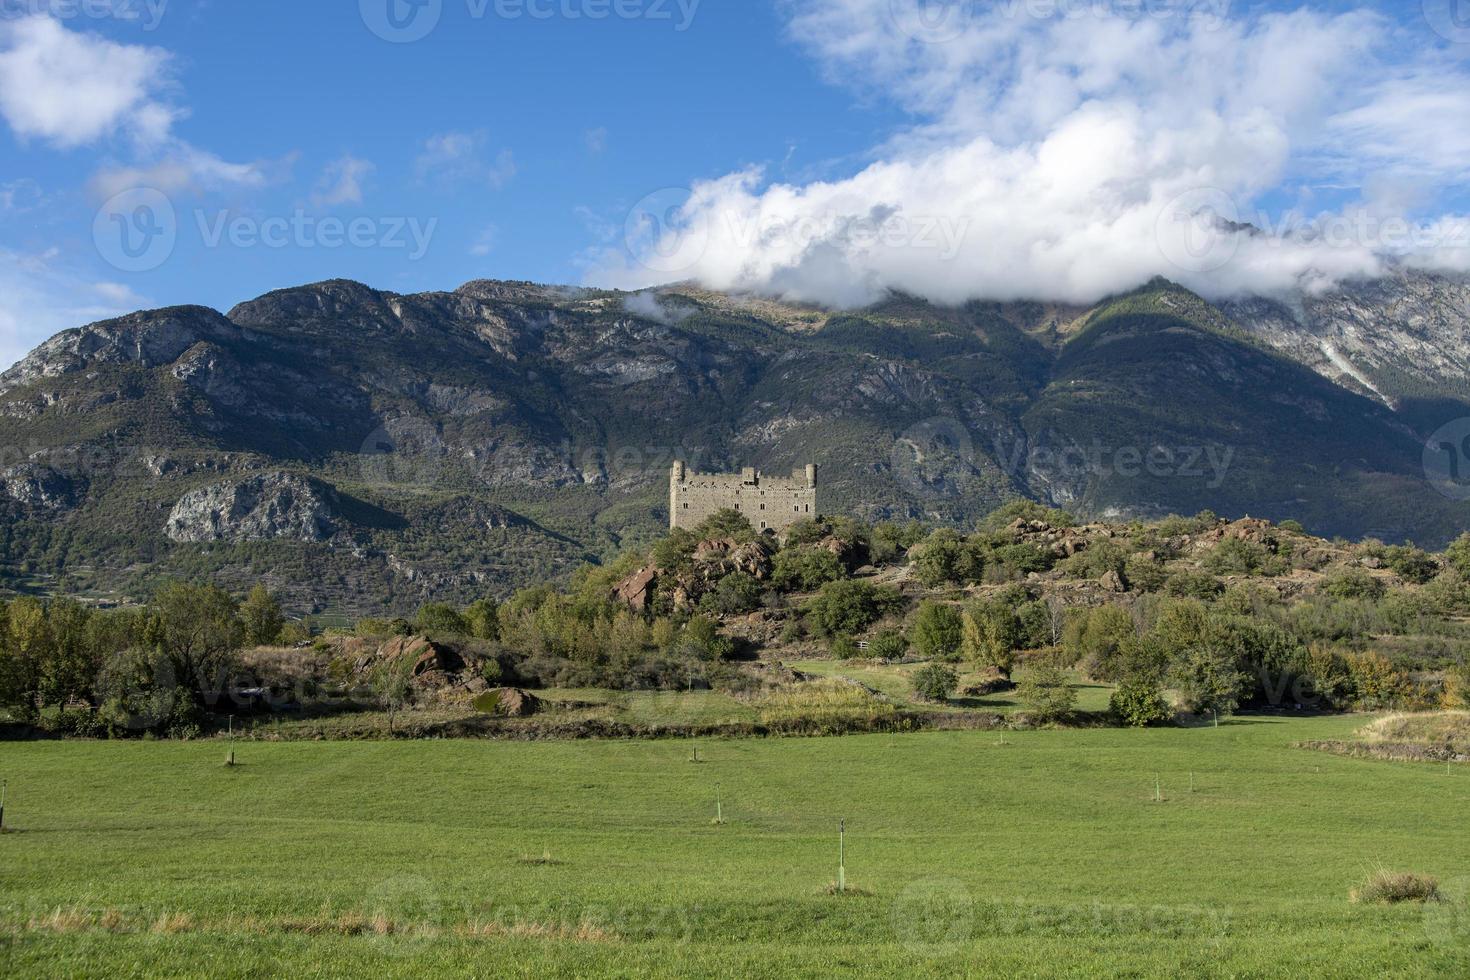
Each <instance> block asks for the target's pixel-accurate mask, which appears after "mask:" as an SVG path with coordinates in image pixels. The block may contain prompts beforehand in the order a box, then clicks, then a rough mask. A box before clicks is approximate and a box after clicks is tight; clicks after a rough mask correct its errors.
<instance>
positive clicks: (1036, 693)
mask: <svg viewBox="0 0 1470 980" xmlns="http://www.w3.org/2000/svg"><path fill="white" fill-rule="evenodd" d="M1016 696H1017V697H1019V698H1020V699H1021V702H1022V703H1023V704H1025V705H1026V706H1027V707H1028V708H1030V709H1031V713H1032V714H1033V715H1035V717H1036V720H1037V721H1041V722H1049V721H1057V720H1058V719H1060V718H1064V717H1066V716H1067V715H1068V714H1070V713H1071V711H1072V709H1073V708H1074V707H1076V705H1077V692H1076V691H1075V690H1073V688H1072V685H1071V684H1069V683H1067V675H1066V674H1065V673H1063V672H1062V670H1061V668H1059V667H1056V666H1054V665H1052V664H1040V665H1038V666H1036V667H1035V668H1033V669H1032V670H1030V671H1028V672H1027V674H1026V676H1025V677H1024V678H1023V679H1022V680H1021V682H1020V683H1019V684H1018V685H1016Z"/></svg>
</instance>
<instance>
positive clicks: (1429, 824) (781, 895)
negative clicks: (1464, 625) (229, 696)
mask: <svg viewBox="0 0 1470 980" xmlns="http://www.w3.org/2000/svg"><path fill="white" fill-rule="evenodd" d="M1363 721H1364V719H1363V718H1361V717H1357V718H1351V717H1333V718H1315V719H1291V720H1280V719H1275V718H1258V717H1242V718H1237V719H1233V720H1231V721H1229V722H1228V723H1226V724H1223V725H1222V726H1220V727H1219V728H1198V729H1185V730H1181V729H1160V730H1145V731H1123V730H1113V729H1109V730H1101V729H1099V730H1059V731H1034V732H1006V733H1004V734H1002V733H1000V732H930V733H920V734H910V735H895V736H888V735H877V736H861V737H851V738H821V739H815V738H814V739H798V738H788V739H764V740H761V739H743V740H709V741H701V742H699V743H698V750H699V752H698V755H699V760H700V761H699V762H698V763H695V762H692V761H691V756H692V751H693V748H694V745H693V744H691V743H689V742H685V741H629V742H599V741H585V742H548V743H518V742H497V741H412V742H410V741H400V742H389V741H384V742H280V743H272V742H241V743H239V744H238V745H236V747H235V749H236V753H237V760H238V763H239V764H238V765H236V766H234V767H233V768H231V767H226V766H225V765H223V763H224V760H225V755H226V752H227V750H228V746H227V745H226V744H225V743H224V742H223V741H206V742H96V743H94V742H32V743H7V744H3V745H0V777H3V778H5V779H7V780H8V781H9V790H10V796H9V802H8V805H7V807H6V811H5V823H6V827H7V828H8V829H9V830H10V831H11V832H10V833H6V834H5V835H3V836H0V974H3V975H5V976H17V977H18V976H58V977H60V976H66V977H75V976H96V977H104V976H105V977H125V976H139V975H149V976H157V975H177V976H200V975H206V974H207V975H210V976H242V977H243V976H265V975H277V974H290V975H293V976H308V977H310V976H339V975H344V974H349V973H355V974H360V973H367V972H372V973H374V974H376V975H382V976H404V977H409V976H424V975H429V974H453V975H460V976H470V975H478V976H507V975H510V976H517V975H519V976H528V977H529V976H546V975H557V974H562V975H570V974H586V973H589V972H594V971H595V972H599V973H607V974H612V975H626V976H643V975H649V976H686V975H691V974H694V975H707V976H718V975H729V976H733V975H760V976H832V975H844V974H847V975H862V974H875V973H884V974H889V975H894V976H955V975H963V974H971V975H981V974H1006V975H1019V976H1056V975H1071V976H1079V977H1081V976H1087V977H1096V976H1129V977H1138V976H1160V977H1162V976H1170V977H1173V976H1181V975H1183V976H1300V975H1305V974H1309V973H1310V974H1319V975H1330V976H1335V977H1344V976H1361V977H1379V976H1415V977H1419V976H1465V975H1467V974H1470V905H1467V903H1470V838H1467V833H1466V832H1467V828H1470V770H1466V769H1465V768H1463V767H1453V768H1451V767H1448V766H1445V765H1435V764H1411V763H1391V762H1379V761H1374V760H1365V759H1352V758H1344V757H1341V756H1336V755H1330V754H1326V753H1321V752H1313V751H1308V750H1305V749H1299V748H1295V747H1294V743H1296V742H1298V741H1302V740H1308V739H1333V738H1342V737H1345V736H1347V735H1348V734H1350V733H1351V732H1352V731H1353V730H1354V729H1356V728H1357V727H1359V726H1361V725H1362V724H1363ZM717 794H718V798H719V800H720V802H721V804H722V810H723V817H724V823H715V822H713V821H714V818H715V815H716V798H717ZM1156 796H1162V799H1159V798H1156ZM843 820H845V821H846V827H847V837H846V848H845V853H846V883H847V886H848V890H847V892H846V893H843V894H835V893H833V889H832V885H833V883H834V882H835V881H836V879H837V876H838V848H839V841H838V827H839V821H843ZM1379 868H1388V869H1392V870H1403V871H1416V872H1422V873H1425V874H1430V875H1434V876H1436V877H1437V878H1438V879H1439V880H1440V883H1441V888H1442V890H1443V891H1444V893H1445V895H1446V896H1447V900H1446V901H1444V902H1440V903H1435V904H1431V905H1427V906H1426V905H1417V904H1403V905H1395V906H1372V905H1356V904H1353V903H1351V902H1350V901H1349V897H1348V895H1349V891H1350V889H1351V888H1352V887H1353V886H1355V885H1356V884H1358V883H1359V882H1360V881H1361V880H1362V879H1363V878H1365V877H1366V876H1367V875H1369V874H1370V873H1371V872H1373V871H1374V870H1376V869H1379Z"/></svg>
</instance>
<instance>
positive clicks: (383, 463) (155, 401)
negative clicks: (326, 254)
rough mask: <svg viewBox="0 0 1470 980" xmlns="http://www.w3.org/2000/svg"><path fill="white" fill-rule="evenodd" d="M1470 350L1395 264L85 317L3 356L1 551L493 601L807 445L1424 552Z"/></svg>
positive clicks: (1100, 507) (463, 291)
mask: <svg viewBox="0 0 1470 980" xmlns="http://www.w3.org/2000/svg"><path fill="white" fill-rule="evenodd" d="M1467 341H1470V280H1467V279H1465V278H1455V277H1445V276H1439V275H1433V274H1429V273H1423V272H1415V271H1409V270H1405V271H1402V272H1400V273H1398V274H1396V275H1395V276H1392V277H1390V278H1385V279H1379V280H1374V281H1370V282H1362V283H1350V284H1346V285H1343V286H1340V287H1338V288H1336V289H1334V290H1332V291H1330V292H1327V293H1324V294H1321V295H1313V296H1308V295H1302V296H1296V297H1290V298H1285V299H1283V298H1260V297H1257V298H1247V299H1239V300H1233V301H1229V302H1222V303H1210V302H1207V301H1206V300H1205V299H1203V298H1201V297H1199V296H1197V295H1195V294H1193V293H1190V292H1188V291H1187V290H1185V289H1182V288H1180V287H1178V286H1176V285H1174V284H1172V283H1169V282H1166V281H1163V280H1158V281H1155V282H1153V283H1150V284H1149V285H1147V286H1145V287H1143V288H1141V289H1139V290H1136V291H1134V292H1131V293H1128V294H1126V295H1122V296H1117V297H1112V298H1109V299H1107V300H1105V301H1103V302H1101V303H1098V304H1096V305H1094V306H1091V307H1071V306H1065V305H1059V304H1046V303H1005V304H1002V303H984V302H975V303H970V304H967V305H965V306H962V307H956V308H950V307H940V306H936V305H933V304H930V303H928V302H925V301H923V300H921V299H917V298H914V297H910V296H903V295H892V296H890V297H889V298H888V299H887V300H885V301H884V302H882V303H879V304H877V305H875V306H873V307H871V308H867V309H862V310H851V311H834V310H826V309H819V308H815V307H810V306H802V305H796V304H790V303H783V302H777V301H773V300H769V299H762V298H758V297H748V296H732V295H726V294H721V293H715V292H711V291H709V290H705V289H702V288H700V287H698V286H694V285H687V284H685V285H674V286H668V287H664V288H661V289H658V290H652V291H647V292H640V293H625V292H617V291H601V290H590V289H580V288H563V287H551V286H541V285H535V284H531V283H520V282H496V281H477V282H472V283H468V284H466V285H464V286H462V287H460V288H459V289H456V290H454V291H453V292H432V293H421V294H416V295H398V294H395V293H391V292H381V291H377V290H374V289H371V288H369V287H367V286H364V285H361V284H358V283H355V282H348V281H331V282H324V283H318V284H314V285H308V286H302V287H299V288H293V289H285V290H281V291H278V292H273V293H269V294H267V295H265V296H262V297H260V298H258V299H254V300H250V301H248V302H245V303H242V304H240V305H239V306H237V307H235V308H234V309H232V310H230V311H229V312H228V313H224V314H221V313H219V312H217V311H215V310H212V309H207V308H204V307H188V306H186V307H173V308H169V309H162V310H153V311H146V312H139V313H134V314H131V315H129V316H125V317H122V318H119V319H115V320H109V321H105V322H101V323H95V324H91V325H89V326H85V327H81V328H79V329H75V330H69V331H66V332H64V333H61V334H59V335H57V336H56V337H53V338H52V339H50V340H48V341H47V342H45V343H44V344H42V345H41V346H40V347H38V348H37V349H36V350H35V351H33V352H32V353H31V354H29V355H28V356H27V357H25V358H24V359H23V360H21V361H20V362H19V363H17V364H16V365H15V366H14V367H12V368H10V369H9V370H8V371H6V372H5V373H4V374H3V375H0V453H3V456H0V490H3V492H0V512H3V522H0V526H3V529H4V530H3V538H0V574H3V577H4V585H5V586H7V587H8V588H10V589H12V590H14V591H20V592H47V593H60V592H65V593H72V594H80V595H85V596H91V597H95V598H110V599H120V598H126V597H135V596H138V595H141V594H143V592H145V591H146V589H147V588H148V587H149V586H150V584H151V583H152V582H155V581H157V580H159V579H161V578H164V577H178V576H183V577H196V576H204V575H209V576H214V577H216V578H218V579H219V580H221V581H223V582H225V583H226V584H231V585H234V586H237V587H243V586H244V585H246V584H248V583H251V582H254V581H265V582H267V584H269V585H271V586H272V587H273V588H275V589H276V590H277V591H279V592H280V593H282V594H283V596H284V597H285V598H286V600H287V603H288V605H289V606H290V607H291V608H292V610H293V611H296V612H301V613H318V614H340V615H359V614H365V613H370V612H383V611H390V610H396V611H405V610H407V609H411V608H413V607H414V606H416V605H418V604H419V603H421V602H423V601H425V599H427V598H430V597H433V598H436V599H445V600H465V599H469V598H473V597H476V596H479V595H485V594H493V595H504V594H506V593H507V592H509V591H511V590H513V589H514V588H517V587H520V586H524V585H527V584H532V583H536V582H540V581H546V580H549V579H553V578H556V577H558V576H560V575H563V574H565V573H566V572H567V571H568V569H570V568H571V567H573V566H575V565H576V564H579V563H581V562H582V561H585V560H589V559H590V560H597V559H600V558H603V557H606V556H608V555H610V554H612V553H614V552H616V551H617V550H618V549H620V548H623V547H628V546H634V545H643V544H646V543H647V542H648V541H649V540H651V539H652V538H653V537H654V536H656V535H657V534H658V533H660V531H661V529H662V528H663V526H664V525H665V523H666V518H667V515H666V513H665V510H664V509H665V507H666V503H665V500H666V486H667V474H668V469H669V465H670V464H671V463H672V461H673V460H674V459H676V458H678V459H684V460H686V461H687V462H688V463H689V464H690V465H692V466H694V467H695V468H697V469H702V470H714V469H726V468H732V467H734V468H738V467H741V466H757V467H760V468H762V469H765V470H768V471H772V472H789V471H790V470H792V469H793V468H794V467H796V466H798V465H801V464H804V463H806V462H809V461H810V462H815V463H817V464H818V465H819V466H820V467H821V481H822V488H823V489H822V493H823V495H824V501H823V502H824V507H826V509H828V510H830V511H833V512H847V513H852V514H855V515H857V516H860V517H863V518H866V519H872V520H877V519H895V520H904V519H910V518H922V519H926V520H933V521H940V522H951V523H959V524H963V523H964V522H966V521H970V520H973V519H974V518H976V517H978V516H979V515H981V514H983V513H985V512H987V511H989V510H991V509H993V508H994V507H996V506H997V505H999V504H1000V503H1002V502H1004V501H1006V500H1008V499H1012V498H1014V497H1017V496H1024V497H1030V498H1033V499H1036V500H1040V501H1043V502H1045V503H1048V504H1052V505H1056V506H1061V507H1066V508H1068V509H1070V510H1073V511H1074V512H1077V513H1078V514H1079V515H1082V516H1095V517H1107V518H1110V519H1119V518H1127V517H1130V516H1138V517H1152V516H1158V515H1162V514H1166V513H1170V512H1174V513H1194V512H1196V511H1199V510H1201V509H1206V508H1208V509H1213V510H1215V511H1217V512H1218V513H1221V514H1222V515H1228V516H1243V515H1247V514H1248V515H1252V516H1258V517H1266V518H1271V519H1275V520H1282V519H1286V518H1294V519H1296V520H1299V521H1301V522H1302V523H1303V524H1304V525H1305V526H1306V527H1307V528H1308V529H1309V530H1312V531H1314V532H1316V533H1319V534H1325V535H1344V536H1364V535H1371V536H1377V537H1381V538H1384V539H1386V540H1395V541H1397V540H1405V539H1413V540H1416V541H1418V542H1419V543H1421V544H1424V545H1438V544H1443V543H1444V542H1445V541H1447V540H1448V539H1450V538H1452V537H1454V536H1456V535H1457V534H1458V533H1460V531H1461V530H1462V529H1464V528H1465V527H1467V526H1470V503H1466V498H1470V486H1467V487H1466V488H1465V492H1464V493H1461V492H1460V485H1459V484H1458V483H1456V482H1454V480H1453V479H1452V480H1451V481H1450V482H1448V483H1446V481H1445V479H1444V473H1439V471H1437V470H1436V471H1435V473H1437V474H1438V477H1437V479H1435V480H1431V479H1428V478H1426V468H1425V467H1426V460H1428V459H1429V458H1430V457H1431V456H1432V455H1433V453H1435V452H1439V451H1443V452H1445V453H1448V454H1449V461H1450V462H1451V463H1452V464H1453V465H1452V466H1451V470H1452V471H1453V473H1452V474H1451V475H1452V476H1453V477H1454V478H1459V477H1460V476H1461V474H1460V471H1459V467H1458V463H1459V459H1458V455H1457V454H1461V453H1465V454H1467V455H1470V422H1466V423H1464V424H1463V427H1464V430H1465V431H1464V432H1463V433H1460V431H1459V427H1458V426H1457V423H1460V422H1461V421H1462V420H1465V419H1470V342H1467ZM1446 427H1447V428H1446ZM1436 433H1438V435H1436ZM1446 434H1447V435H1446ZM1462 439H1463V440H1464V441H1461V440H1462ZM1427 441H1428V442H1430V443H1431V446H1430V449H1429V450H1428V451H1426V442H1427ZM1465 462H1466V463H1467V464H1470V459H1467V460H1465ZM1466 470H1467V474H1466V475H1465V478H1466V479H1467V480H1470V465H1467V466H1466Z"/></svg>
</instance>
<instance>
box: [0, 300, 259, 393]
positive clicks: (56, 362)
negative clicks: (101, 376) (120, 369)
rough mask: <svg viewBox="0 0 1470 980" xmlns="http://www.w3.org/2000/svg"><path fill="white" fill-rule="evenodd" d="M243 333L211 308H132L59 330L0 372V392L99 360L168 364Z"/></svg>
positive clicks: (103, 362) (96, 363)
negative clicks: (121, 314) (139, 310)
mask: <svg viewBox="0 0 1470 980" xmlns="http://www.w3.org/2000/svg"><path fill="white" fill-rule="evenodd" d="M242 334H243V332H242V331H241V330H240V328H239V327H238V326H236V325H235V324H234V323H231V322H230V321H229V320H227V319H225V318H224V317H222V316H220V315H219V314H218V313H216V312H215V311H214V310H211V309H207V308H205V307H202V306H180V307H175V308H173V309H168V310H157V311H153V312H144V313H133V314H130V315H128V316H124V317H119V318H117V319H116V320H104V321H102V322H100V323H93V324H91V325H89V326H85V327H81V328H79V329H76V330H67V331H65V332H63V333H59V334H57V335H56V336H55V337H52V338H51V339H50V340H48V341H46V342H45V343H44V344H42V345H41V346H40V347H37V348H36V349H35V350H34V351H32V352H31V353H30V354H29V355H27V356H26V357H25V358H24V359H22V360H21V361H20V362H19V363H18V364H16V365H15V366H14V367H12V368H11V369H10V370H8V371H6V372H5V373H4V374H0V394H5V393H7V392H9V391H12V390H14V389H16V388H21V387H24V386H26V385H29V384H31V383H33V382H36V381H39V380H42V379H49V378H56V377H59V376H61V375H64V374H72V373H75V372H78V371H83V370H86V369H89V368H93V367H96V366H100V365H109V364H136V365H138V366H139V367H144V368H154V367H161V366H163V365H166V364H172V363H173V362H174V361H176V360H178V358H179V357H180V356H182V355H183V353H184V352H185V351H187V350H189V348H191V347H193V346H194V345H195V344H198V343H200V342H202V341H214V342H217V343H228V342H231V341H236V340H239V339H240V337H241V336H242Z"/></svg>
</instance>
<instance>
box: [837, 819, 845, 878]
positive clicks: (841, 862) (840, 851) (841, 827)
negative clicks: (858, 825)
mask: <svg viewBox="0 0 1470 980" xmlns="http://www.w3.org/2000/svg"><path fill="white" fill-rule="evenodd" d="M846 891H847V821H846V820H845V819H844V820H840V821H838V823H837V894H839V895H841V894H844V893H845V892H846Z"/></svg>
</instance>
